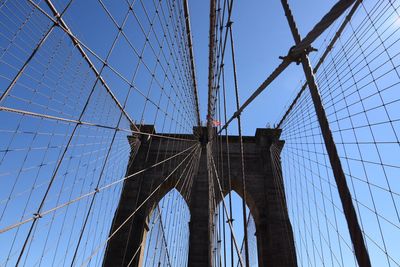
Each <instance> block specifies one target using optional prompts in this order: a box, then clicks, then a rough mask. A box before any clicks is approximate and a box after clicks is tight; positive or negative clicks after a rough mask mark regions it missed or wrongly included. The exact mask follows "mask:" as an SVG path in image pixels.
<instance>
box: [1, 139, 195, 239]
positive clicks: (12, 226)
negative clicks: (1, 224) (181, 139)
mask: <svg viewBox="0 0 400 267" xmlns="http://www.w3.org/2000/svg"><path fill="white" fill-rule="evenodd" d="M197 145H198V144H194V145H192V146H191V147H189V148H187V149H185V150H183V151H181V152H179V153H177V154H175V155H173V156H171V157H169V158H167V159H164V160H162V161H160V162H157V163H155V164H153V165H151V166H149V167H147V168H145V169H142V170H140V171H137V172H135V173H133V174H131V175H128V176H126V177H124V178H121V179H119V180H116V181H114V182H112V183H110V184H107V185H105V186H102V187H100V188H96V189H95V190H93V191H91V192H89V193H86V194H84V195H82V196H79V197H77V198H75V199H73V200H71V201H68V202H66V203H63V204H61V205H59V206H57V207H54V208H52V209H49V210H46V211H44V212H41V213H37V214H36V215H35V216H34V217H31V218H29V219H26V220H24V221H22V222H19V223H16V224H13V225H10V226H7V227H5V228H3V229H1V230H0V234H2V233H5V232H7V231H9V230H12V229H14V228H16V227H19V226H21V225H23V224H26V223H28V222H30V221H32V220H35V219H37V218H41V217H43V216H45V215H47V214H49V213H52V212H54V211H56V210H58V209H61V208H63V207H66V206H69V205H71V204H72V203H75V202H77V201H79V200H81V199H84V198H86V197H89V196H91V195H93V194H95V193H98V192H100V191H103V190H105V189H107V188H110V187H112V186H114V185H116V184H119V183H121V182H123V181H125V180H128V179H130V178H132V177H135V176H137V175H139V174H141V173H144V172H146V171H148V170H150V169H152V168H155V167H157V166H159V165H161V164H163V163H165V162H168V161H170V160H172V159H174V158H176V157H178V156H180V155H182V154H184V153H186V152H188V151H189V150H193V148H194V147H195V146H197Z"/></svg>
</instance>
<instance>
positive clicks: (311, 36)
mask: <svg viewBox="0 0 400 267" xmlns="http://www.w3.org/2000/svg"><path fill="white" fill-rule="evenodd" d="M355 1H356V0H340V1H339V2H338V3H336V5H335V6H334V7H333V8H332V9H331V10H330V11H329V12H328V13H327V14H326V15H325V16H324V17H323V18H322V19H321V21H320V22H319V23H318V24H317V25H316V26H315V27H314V28H313V29H312V30H311V31H310V32H309V33H308V34H307V36H306V38H307V39H306V38H304V40H303V41H301V42H299V43H298V45H296V46H294V47H293V48H292V49H290V51H289V55H288V57H285V58H284V59H283V61H282V62H281V64H280V65H279V66H278V67H277V68H276V69H275V70H274V71H273V72H272V73H271V74H270V75H269V76H268V78H267V79H266V80H265V81H264V82H263V83H262V84H261V85H260V86H259V87H258V88H257V89H256V90H255V91H254V92H253V93H252V94H251V96H250V97H249V98H248V99H247V100H246V101H245V102H244V103H243V104H242V106H241V107H240V108H239V109H238V110H237V111H236V112H235V113H234V114H233V115H232V117H231V118H230V119H229V120H228V121H227V122H226V123H225V125H224V126H223V127H222V128H221V129H220V130H219V131H218V134H219V133H221V132H222V130H224V129H225V128H226V127H228V126H229V124H230V123H231V122H232V121H233V120H234V119H235V118H236V117H237V116H239V115H240V114H241V113H242V112H243V110H244V109H245V108H246V107H247V106H248V105H249V104H250V103H251V102H253V100H254V99H255V98H256V97H257V96H258V95H260V94H261V93H262V92H263V91H264V90H265V89H266V88H267V87H268V86H269V85H270V84H271V83H272V82H273V81H274V80H275V79H276V78H277V77H278V76H279V75H280V74H281V73H282V72H283V71H284V70H285V69H286V68H287V67H288V66H289V65H290V64H291V63H292V62H293V61H291V60H290V59H289V58H291V57H295V56H296V53H298V51H299V49H302V50H301V51H303V50H305V49H304V48H303V47H306V48H307V47H309V46H310V45H311V43H312V42H313V41H315V40H316V39H317V38H318V37H319V36H320V35H321V34H322V33H323V32H324V31H325V30H326V29H327V28H328V27H329V26H330V25H331V24H332V23H333V22H335V20H336V19H338V18H339V17H340V16H341V15H342V14H343V13H344V12H345V11H346V10H347V8H349V7H350V6H351V4H352V3H353V2H355Z"/></svg>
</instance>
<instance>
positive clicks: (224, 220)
mask: <svg viewBox="0 0 400 267" xmlns="http://www.w3.org/2000/svg"><path fill="white" fill-rule="evenodd" d="M250 202H251V199H250ZM224 203H225V206H226V210H225V208H224ZM230 203H231V204H230ZM247 203H249V198H247ZM247 203H246V215H247V218H246V232H247V239H248V247H249V263H250V266H251V267H253V266H254V267H256V266H258V253H257V251H258V249H257V236H256V225H255V221H254V216H253V212H256V211H255V209H254V207H252V208H251V209H250V207H251V205H248V204H247ZM249 206H250V207H249ZM231 210H232V220H230V216H231ZM229 222H231V224H232V228H233V233H234V236H233V235H232V234H231V233H232V232H231V228H230V226H229ZM243 226H244V220H243V210H242V197H241V196H240V195H239V193H237V192H236V191H234V190H232V191H231V201H230V200H229V194H228V193H227V194H226V195H225V197H224V202H223V201H220V202H219V203H218V205H217V208H216V211H215V216H214V231H213V234H214V238H213V244H214V249H213V259H212V260H213V264H214V265H215V266H219V265H220V264H221V266H225V264H226V266H241V265H240V261H239V256H238V254H240V257H241V259H242V262H243V264H245V262H246V258H245V257H246V252H245V245H244V236H245V235H244V227H243ZM235 242H236V244H235ZM238 251H239V253H238Z"/></svg>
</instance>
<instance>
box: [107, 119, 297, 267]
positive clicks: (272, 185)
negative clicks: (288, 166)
mask: <svg viewBox="0 0 400 267" xmlns="http://www.w3.org/2000/svg"><path fill="white" fill-rule="evenodd" d="M141 130H142V131H143V132H152V133H154V127H153V126H150V125H146V126H144V128H143V127H142V129H141ZM194 131H195V132H197V133H199V132H200V140H199V141H200V143H201V150H202V151H201V157H200V160H199V161H198V166H197V167H198V168H197V169H198V171H197V175H196V176H195V177H194V181H193V186H192V189H191V190H192V191H191V197H190V199H188V198H186V199H185V200H186V202H187V204H188V207H189V210H190V214H191V219H190V223H189V231H190V236H189V259H188V266H190V267H197V266H198V267H206V266H211V264H212V263H211V262H212V247H211V244H212V242H211V240H212V220H213V217H214V216H213V208H212V207H211V201H209V199H210V197H211V196H209V192H210V191H209V179H208V171H207V152H206V149H207V140H206V138H205V137H204V136H205V135H204V134H205V133H206V129H205V128H196V129H194ZM202 133H204V134H202ZM174 136H176V135H174ZM279 136H280V130H276V129H257V130H256V134H255V136H245V137H243V145H244V160H245V172H246V201H247V205H248V207H249V208H250V212H251V213H252V215H253V217H254V222H255V226H256V237H257V249H258V251H257V255H258V263H259V266H269V267H295V266H297V262H296V254H295V253H296V252H295V247H294V240H293V232H292V227H291V224H290V221H289V217H288V212H287V208H286V202H285V197H284V187H283V181H282V179H281V178H279V177H282V176H281V175H274V170H273V165H272V164H273V163H272V156H271V150H270V148H271V146H272V145H275V146H276V147H278V148H279V149H282V147H283V144H284V142H283V141H280V140H279ZM180 137H182V138H188V137H189V136H188V135H185V136H184V135H182V136H180ZM222 138H224V137H222ZM129 139H130V143H131V144H132V145H131V146H132V150H131V159H132V160H131V162H130V164H129V166H128V169H127V175H130V174H132V173H135V172H137V171H139V170H142V169H144V168H146V167H148V166H151V165H152V164H154V163H156V162H158V161H160V159H158V158H157V155H165V154H166V155H170V156H172V155H174V154H176V153H177V152H179V151H182V147H180V148H178V142H177V141H170V142H168V145H166V144H165V141H164V142H163V143H162V141H160V138H148V137H147V136H131V137H129ZM224 149H226V147H225V148H224ZM229 150H230V152H229V153H230V162H231V168H230V172H231V185H232V190H234V191H236V192H237V193H238V194H239V195H240V196H243V190H242V187H241V167H240V166H241V165H240V153H239V152H240V144H239V138H238V137H237V136H229ZM160 152H161V153H160ZM224 152H226V151H223V153H224ZM277 165H278V166H277ZM277 165H276V163H275V165H274V166H275V168H276V167H278V171H279V172H280V171H281V170H280V162H279V163H278V164H277ZM175 166H176V165H174V164H171V165H168V164H164V165H162V166H160V167H155V168H151V169H149V170H148V171H146V172H143V173H141V174H140V175H138V176H136V178H135V179H127V180H125V183H124V185H123V189H122V194H121V198H120V201H119V206H118V208H117V210H116V212H115V215H114V220H113V225H112V227H111V231H114V230H115V229H116V228H118V227H119V226H120V225H121V223H122V222H123V221H124V220H125V219H126V218H127V217H128V216H129V215H130V214H131V213H132V212H133V211H134V210H136V209H137V208H138V207H139V206H138V203H142V202H143V201H144V200H145V199H146V198H148V197H149V193H150V192H152V190H154V188H156V187H157V186H160V185H161V183H162V178H163V177H165V174H168V173H170V171H171V170H170V168H173V167H175ZM224 169H225V171H224V173H227V166H226V165H225V166H224ZM180 171H181V170H178V171H177V172H176V173H177V174H176V175H175V177H171V179H170V180H169V181H168V183H164V184H162V186H160V188H159V190H157V194H156V195H153V196H152V197H151V198H150V199H149V200H148V201H147V202H146V205H144V206H142V207H140V209H139V210H138V211H137V212H136V213H135V215H134V217H133V218H132V219H131V222H130V223H127V224H126V225H124V227H123V228H122V229H120V231H118V232H117V234H116V235H115V236H113V238H112V239H111V240H110V241H109V243H108V246H107V249H106V252H105V257H104V261H103V266H127V265H128V263H129V261H130V259H132V258H133V257H134V262H132V263H131V265H130V266H142V260H143V252H144V248H145V244H144V243H145V240H146V234H147V231H148V230H149V228H148V225H147V223H148V220H149V217H150V213H151V211H152V209H153V208H154V206H155V205H156V204H157V203H158V202H159V201H160V200H161V199H162V197H163V196H164V195H165V194H166V193H168V192H169V191H170V190H171V189H173V187H175V188H176V189H177V190H178V191H180V190H181V188H182V185H180V184H179V183H177V177H178V176H179V172H180ZM275 173H276V169H275ZM221 178H222V180H223V181H222V183H223V185H222V186H223V187H224V188H228V178H227V177H221ZM223 193H224V195H226V194H228V191H227V190H224V192H223ZM183 196H184V195H183ZM184 197H185V196H184ZM219 200H220V199H219Z"/></svg>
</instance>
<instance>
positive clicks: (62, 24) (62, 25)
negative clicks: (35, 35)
mask: <svg viewBox="0 0 400 267" xmlns="http://www.w3.org/2000/svg"><path fill="white" fill-rule="evenodd" d="M28 1H29V3H31V4H32V5H33V6H34V7H36V8H37V9H38V10H39V11H41V12H42V13H43V14H44V15H45V16H46V17H48V18H49V19H50V20H52V21H53V22H54V23H55V24H56V25H58V26H59V27H60V28H61V29H62V30H63V31H64V32H65V33H66V34H67V35H68V36H69V37H70V39H71V40H72V42H73V44H74V45H75V46H76V47H77V49H78V51H79V52H80V53H81V55H82V57H83V58H84V59H85V60H86V62H87V63H88V65H89V67H90V68H91V69H92V70H93V72H94V74H95V76H96V78H97V79H98V80H99V81H100V82H101V84H102V85H103V86H104V88H105V89H106V91H107V93H108V94H109V95H110V96H111V98H112V100H113V101H114V102H115V104H116V105H117V106H118V108H119V109H120V110H121V112H122V113H123V114H124V115H125V117H126V118H127V119H128V120H129V122H130V123H131V124H132V125H133V126H134V127H135V128H136V130H139V129H138V128H137V126H136V124H135V123H134V121H133V120H132V118H131V117H130V116H129V114H128V113H127V112H126V110H125V109H124V108H123V106H122V105H121V103H120V102H119V100H118V99H117V98H116V96H115V95H114V93H113V92H112V90H111V88H110V87H109V86H108V84H107V83H106V81H105V80H104V78H103V76H101V74H100V73H99V71H98V70H97V68H96V67H95V65H94V64H93V62H92V61H91V60H90V58H89V56H88V55H87V53H86V52H85V50H84V48H86V49H88V48H87V47H86V46H84V45H82V42H80V41H79V39H78V38H77V37H76V36H75V35H74V34H73V33H72V31H71V29H70V28H69V27H68V25H67V24H66V23H65V21H64V20H63V19H62V17H61V16H60V13H58V11H57V9H56V8H55V6H54V5H53V3H52V1H51V0H46V3H47V5H48V7H49V8H50V10H51V11H52V12H53V14H54V16H55V17H56V18H57V20H55V19H54V18H52V17H51V16H50V15H49V14H47V12H46V11H44V10H43V9H42V8H41V7H40V6H39V5H37V4H36V3H35V2H33V1H32V0H28Z"/></svg>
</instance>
